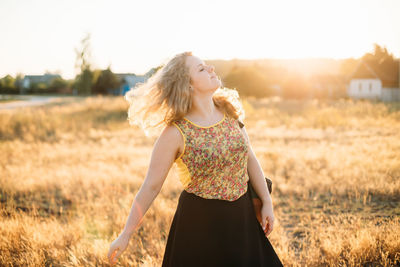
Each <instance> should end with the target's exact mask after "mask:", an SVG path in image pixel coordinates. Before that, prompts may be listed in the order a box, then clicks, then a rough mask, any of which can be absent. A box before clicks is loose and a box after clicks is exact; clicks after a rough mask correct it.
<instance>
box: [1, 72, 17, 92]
mask: <svg viewBox="0 0 400 267" xmlns="http://www.w3.org/2000/svg"><path fill="white" fill-rule="evenodd" d="M0 84H1V87H2V88H7V89H15V79H14V78H13V77H12V76H11V75H9V74H7V75H6V76H4V77H3V79H1V80H0Z"/></svg>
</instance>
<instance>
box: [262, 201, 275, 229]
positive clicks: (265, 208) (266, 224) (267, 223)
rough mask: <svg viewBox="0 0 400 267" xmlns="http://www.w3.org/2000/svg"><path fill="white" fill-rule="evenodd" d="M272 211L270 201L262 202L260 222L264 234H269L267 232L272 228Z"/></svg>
mask: <svg viewBox="0 0 400 267" xmlns="http://www.w3.org/2000/svg"><path fill="white" fill-rule="evenodd" d="M274 220H275V217H274V211H273V208H272V202H266V203H263V204H262V207H261V222H262V225H261V226H262V228H263V230H264V233H265V236H266V237H267V236H269V234H270V233H271V232H272V230H273V229H274Z"/></svg>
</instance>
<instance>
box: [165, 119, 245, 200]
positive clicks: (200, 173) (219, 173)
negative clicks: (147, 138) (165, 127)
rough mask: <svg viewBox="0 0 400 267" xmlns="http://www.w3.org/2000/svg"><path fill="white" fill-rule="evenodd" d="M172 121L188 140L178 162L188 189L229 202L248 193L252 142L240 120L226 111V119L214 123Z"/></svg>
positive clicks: (183, 120)
mask: <svg viewBox="0 0 400 267" xmlns="http://www.w3.org/2000/svg"><path fill="white" fill-rule="evenodd" d="M239 123H240V122H239ZM172 124H173V125H175V126H176V127H177V128H178V130H179V131H180V133H181V134H182V136H183V140H184V148H183V151H182V153H181V154H180V155H179V157H178V158H177V159H176V160H175V161H174V162H175V164H176V168H177V172H178V176H179V179H180V181H181V183H182V185H183V187H184V190H186V191H187V192H189V193H193V194H195V195H197V196H200V197H202V198H207V199H223V200H228V201H234V200H236V199H238V198H240V197H241V196H242V195H244V194H245V193H246V191H247V182H248V180H249V176H248V173H247V159H248V144H247V140H246V138H245V137H244V135H243V133H242V132H241V130H240V128H239V124H238V120H236V119H234V118H231V117H229V116H227V115H226V114H225V113H224V118H223V119H222V120H221V121H219V122H217V123H215V124H213V125H211V126H200V125H197V124H195V123H194V122H191V121H190V120H188V119H187V118H183V119H181V120H176V121H174V122H173V123H172Z"/></svg>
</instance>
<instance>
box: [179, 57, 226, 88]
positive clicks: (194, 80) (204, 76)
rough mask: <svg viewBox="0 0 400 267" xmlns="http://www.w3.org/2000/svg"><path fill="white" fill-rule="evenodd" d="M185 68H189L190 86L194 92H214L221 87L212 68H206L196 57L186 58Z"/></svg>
mask: <svg viewBox="0 0 400 267" xmlns="http://www.w3.org/2000/svg"><path fill="white" fill-rule="evenodd" d="M186 66H188V68H189V73H190V84H191V86H192V87H193V89H194V90H195V91H201V92H205V91H215V90H217V89H218V88H219V87H220V86H221V80H220V79H219V78H218V76H217V75H216V74H215V72H214V66H208V65H206V64H205V63H204V61H203V60H201V59H200V58H198V57H195V56H188V57H187V58H186Z"/></svg>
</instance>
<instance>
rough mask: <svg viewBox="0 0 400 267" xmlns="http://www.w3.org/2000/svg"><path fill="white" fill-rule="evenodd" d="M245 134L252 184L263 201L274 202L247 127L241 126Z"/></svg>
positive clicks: (248, 167) (248, 168)
mask: <svg viewBox="0 0 400 267" xmlns="http://www.w3.org/2000/svg"><path fill="white" fill-rule="evenodd" d="M241 130H242V132H243V135H244V136H245V137H246V140H247V144H248V147H249V158H248V161H247V170H248V172H249V178H250V182H251V185H252V186H253V188H254V190H255V191H256V193H257V195H258V196H259V197H260V199H261V201H262V202H263V204H264V203H272V199H271V195H270V193H269V191H268V187H267V182H266V181H265V175H264V172H263V170H262V168H261V166H260V163H259V162H258V159H257V158H256V155H255V154H254V151H253V149H252V147H251V144H250V139H249V136H248V135H247V131H246V129H245V127H244V126H243V128H241Z"/></svg>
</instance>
